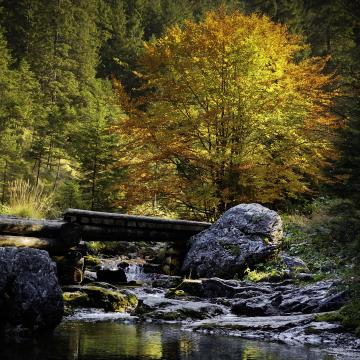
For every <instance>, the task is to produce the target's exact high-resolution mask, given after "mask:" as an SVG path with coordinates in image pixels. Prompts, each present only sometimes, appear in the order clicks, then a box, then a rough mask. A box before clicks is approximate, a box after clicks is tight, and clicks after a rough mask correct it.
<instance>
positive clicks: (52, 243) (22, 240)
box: [0, 235, 64, 252]
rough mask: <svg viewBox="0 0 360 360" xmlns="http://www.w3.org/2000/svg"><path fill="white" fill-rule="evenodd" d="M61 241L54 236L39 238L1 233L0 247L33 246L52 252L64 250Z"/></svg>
mask: <svg viewBox="0 0 360 360" xmlns="http://www.w3.org/2000/svg"><path fill="white" fill-rule="evenodd" d="M59 245H61V243H60V242H59V241H57V240H56V239H52V238H38V237H29V236H14V235H0V247H4V246H15V247H31V248H36V249H40V250H47V251H51V252H54V251H55V252H58V251H61V250H62V252H64V247H61V246H59Z"/></svg>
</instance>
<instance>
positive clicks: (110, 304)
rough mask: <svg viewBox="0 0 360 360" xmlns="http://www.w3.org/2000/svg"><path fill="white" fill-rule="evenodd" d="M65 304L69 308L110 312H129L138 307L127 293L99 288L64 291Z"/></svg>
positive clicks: (68, 289)
mask: <svg viewBox="0 0 360 360" xmlns="http://www.w3.org/2000/svg"><path fill="white" fill-rule="evenodd" d="M64 290H65V292H64V295H63V298H64V301H65V304H67V305H69V306H71V307H93V308H102V309H104V310H105V311H112V312H131V311H133V310H135V308H136V307H137V305H138V299H137V297H136V296H135V295H134V294H132V293H131V292H129V291H124V290H121V291H120V290H117V291H115V290H109V289H105V288H103V287H99V286H79V287H76V286H71V287H67V288H65V289H64Z"/></svg>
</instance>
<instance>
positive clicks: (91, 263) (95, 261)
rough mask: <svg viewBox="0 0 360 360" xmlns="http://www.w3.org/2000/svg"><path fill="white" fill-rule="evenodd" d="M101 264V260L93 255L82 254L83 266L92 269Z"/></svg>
mask: <svg viewBox="0 0 360 360" xmlns="http://www.w3.org/2000/svg"><path fill="white" fill-rule="evenodd" d="M100 264H101V260H100V259H99V258H97V257H96V256H93V255H86V256H84V265H85V268H87V269H90V270H93V269H94V268H95V267H96V266H98V265H100Z"/></svg>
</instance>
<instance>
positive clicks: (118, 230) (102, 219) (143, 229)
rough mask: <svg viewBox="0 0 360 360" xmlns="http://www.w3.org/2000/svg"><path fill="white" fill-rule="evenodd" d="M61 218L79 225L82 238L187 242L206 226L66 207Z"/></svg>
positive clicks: (199, 223) (197, 223) (201, 223)
mask: <svg viewBox="0 0 360 360" xmlns="http://www.w3.org/2000/svg"><path fill="white" fill-rule="evenodd" d="M64 221H66V222H69V223H70V224H78V225H79V226H81V229H82V232H81V235H82V240H84V241H159V242H168V241H173V242H182V243H184V242H186V241H187V240H188V239H189V238H190V237H191V236H193V235H195V234H198V233H199V232H201V231H203V230H205V229H207V228H208V227H209V226H210V225H211V224H210V223H206V222H198V221H188V220H173V219H162V218H156V217H148V216H135V215H127V214H116V213H104V212H97V211H87V210H79V209H68V210H66V211H65V213H64Z"/></svg>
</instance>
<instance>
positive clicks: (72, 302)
mask: <svg viewBox="0 0 360 360" xmlns="http://www.w3.org/2000/svg"><path fill="white" fill-rule="evenodd" d="M63 300H64V304H65V305H68V306H71V307H84V306H88V304H89V301H90V299H89V296H88V295H87V294H86V293H84V292H82V291H75V292H67V291H66V292H64V293H63Z"/></svg>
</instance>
